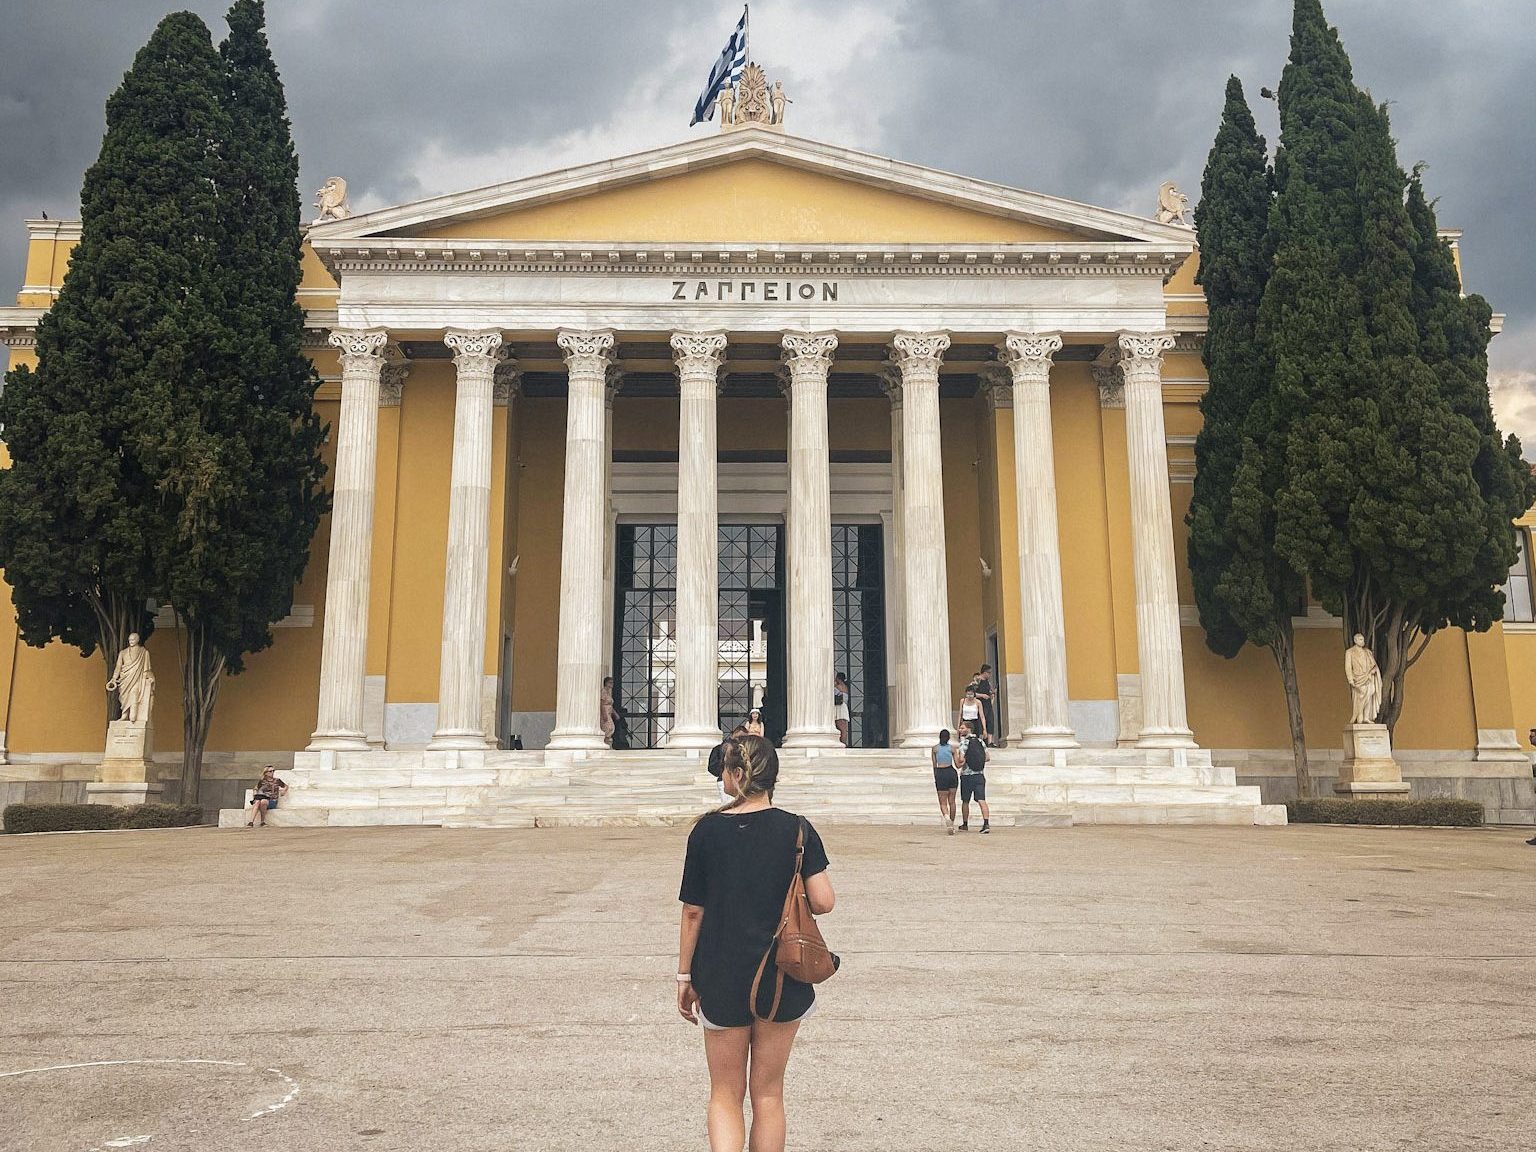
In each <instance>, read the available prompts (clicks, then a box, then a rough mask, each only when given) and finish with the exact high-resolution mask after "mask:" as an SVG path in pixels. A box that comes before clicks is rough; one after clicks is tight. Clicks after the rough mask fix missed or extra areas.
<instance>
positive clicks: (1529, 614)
mask: <svg viewBox="0 0 1536 1152" xmlns="http://www.w3.org/2000/svg"><path fill="white" fill-rule="evenodd" d="M1527 544H1528V538H1527V535H1526V531H1525V529H1524V528H1516V529H1515V545H1516V548H1517V555H1516V556H1515V562H1514V563H1513V564H1511V565H1510V566H1509V579H1508V580H1506V581H1505V582H1504V622H1505V623H1506V624H1531V623H1536V605H1533V604H1532V600H1531V564H1530V552H1529V550H1528V548H1527Z"/></svg>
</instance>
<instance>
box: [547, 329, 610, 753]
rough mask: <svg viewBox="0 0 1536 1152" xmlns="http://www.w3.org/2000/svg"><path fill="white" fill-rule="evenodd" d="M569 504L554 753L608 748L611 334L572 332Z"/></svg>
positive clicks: (564, 345)
mask: <svg viewBox="0 0 1536 1152" xmlns="http://www.w3.org/2000/svg"><path fill="white" fill-rule="evenodd" d="M555 343H557V344H558V345H559V346H560V348H561V350H562V351H564V352H565V363H566V368H567V369H568V375H569V379H570V389H569V391H570V397H569V399H568V400H567V401H566V409H565V504H564V506H563V516H562V522H561V529H560V642H559V648H558V649H557V652H556V660H557V671H556V682H555V729H554V731H553V732H552V733H550V737H549V747H551V748H601V747H603V731H602V723H601V717H600V716H599V697H600V695H601V692H602V684H603V612H602V610H601V604H602V600H601V597H602V594H603V538H604V528H605V525H606V521H607V515H608V513H607V501H608V493H607V476H608V463H607V461H608V407H607V392H608V383H607V382H608V369H609V367H610V366H611V365H612V363H613V347H614V337H613V333H612V332H606V331H604V332H572V331H565V332H561V333H559V334H558V335H557V336H556V337H555Z"/></svg>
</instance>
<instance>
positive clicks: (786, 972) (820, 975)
mask: <svg viewBox="0 0 1536 1152" xmlns="http://www.w3.org/2000/svg"><path fill="white" fill-rule="evenodd" d="M804 863H805V818H804V817H801V819H800V831H799V834H798V835H797V836H796V837H795V871H794V875H793V876H792V877H791V878H790V881H789V891H788V893H786V894H785V896H784V911H783V914H782V915H780V917H779V929H778V931H777V932H775V933H774V934H773V939H772V940H770V941H769V942H768V950H767V951H766V952H764V953H763V958H762V960H760V961H759V962H758V965H757V975H756V976H754V977H753V978H752V1015H753V1017H754V1018H755V1019H758V1020H764V1021H768V1022H772V1020H773V1018H774V1017H775V1016H777V1015H778V1014H779V1001H780V999H782V998H783V996H784V977H785V976H789V977H790V978H791V979H794V980H799V981H801V982H802V983H804V984H820V983H821V982H822V981H823V980H826V979H829V978H830V977H831V975H832V973H834V972H836V971H837V969H838V966H839V965H840V964H841V963H842V961H841V960H839V959H838V957H837V955H836V954H835V953H833V952H832V950H831V949H829V948H828V947H827V942H826V941H825V940H823V939H822V937H821V929H820V928H818V927H816V917H815V916H813V915H811V902H810V899H809V898H808V897H807V896H806V894H805V878H804V877H803V876H801V875H800V868H801V865H803V864H804ZM775 950H777V951H775ZM770 956H772V957H773V958H774V967H775V968H776V969H777V975H776V976H775V978H774V987H773V1007H771V1008H769V1009H768V1015H766V1016H760V1015H758V1011H757V990H758V988H759V986H760V985H761V984H762V982H763V972H764V971H765V970H766V969H767V967H768V957H770Z"/></svg>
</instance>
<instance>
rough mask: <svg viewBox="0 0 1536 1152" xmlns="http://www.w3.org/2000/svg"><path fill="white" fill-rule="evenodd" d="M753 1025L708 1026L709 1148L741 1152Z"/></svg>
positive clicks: (744, 1130) (710, 1151)
mask: <svg viewBox="0 0 1536 1152" xmlns="http://www.w3.org/2000/svg"><path fill="white" fill-rule="evenodd" d="M751 1042H752V1029H751V1028H706V1029H705V1030H704V1058H705V1060H707V1061H708V1062H709V1114H708V1115H709V1121H708V1123H709V1152H741V1149H742V1147H743V1146H744V1145H745V1144H746V1142H747V1120H746V1117H745V1116H744V1115H743V1114H742V1110H741V1102H742V1099H743V1098H744V1097H745V1096H746V1094H747V1049H748V1047H749V1046H750V1044H751Z"/></svg>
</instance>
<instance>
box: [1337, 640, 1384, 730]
mask: <svg viewBox="0 0 1536 1152" xmlns="http://www.w3.org/2000/svg"><path fill="white" fill-rule="evenodd" d="M1344 676H1345V678H1346V679H1347V680H1348V681H1349V698H1350V702H1349V722H1350V723H1351V724H1374V723H1376V713H1378V712H1380V711H1381V669H1380V668H1378V667H1377V666H1376V657H1375V655H1373V654H1372V652H1371V650H1370V649H1369V648H1367V647H1366V646H1365V637H1364V636H1362V635H1361V634H1360V633H1358V632H1356V633H1355V640H1354V643H1353V644H1351V645H1350V646H1349V647H1348V648H1347V649H1346V650H1345V652H1344Z"/></svg>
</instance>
